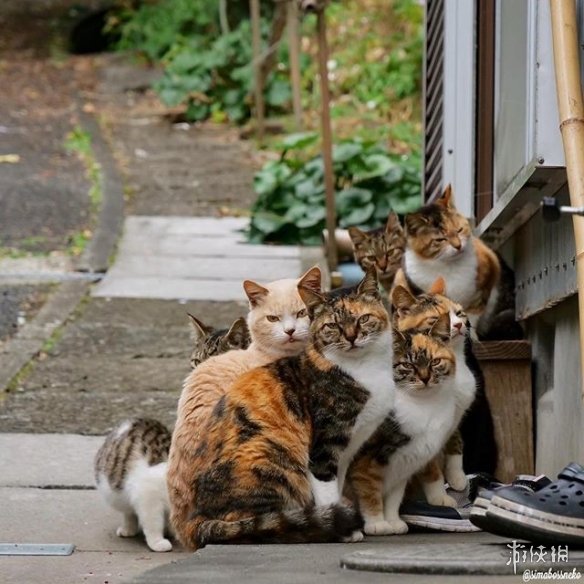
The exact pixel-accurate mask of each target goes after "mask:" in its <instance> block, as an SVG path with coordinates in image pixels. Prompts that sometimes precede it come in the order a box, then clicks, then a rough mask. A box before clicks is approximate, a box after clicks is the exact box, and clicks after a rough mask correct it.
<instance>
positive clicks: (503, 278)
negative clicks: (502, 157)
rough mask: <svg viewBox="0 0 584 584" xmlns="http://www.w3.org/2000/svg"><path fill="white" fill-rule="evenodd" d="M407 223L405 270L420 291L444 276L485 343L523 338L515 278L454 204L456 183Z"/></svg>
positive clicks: (448, 290) (448, 293)
mask: <svg viewBox="0 0 584 584" xmlns="http://www.w3.org/2000/svg"><path fill="white" fill-rule="evenodd" d="M404 223H405V226H404V231H405V237H406V249H405V252H404V257H403V263H402V269H403V271H404V272H405V276H406V278H407V281H408V283H409V285H410V287H411V288H412V289H413V290H414V291H415V292H428V291H429V290H430V288H431V286H432V284H433V282H435V281H436V279H437V278H439V277H443V278H444V281H445V292H444V294H445V296H447V297H448V298H450V299H452V300H454V301H455V302H458V304H460V305H461V306H462V308H463V309H464V311H465V312H466V313H467V315H468V318H469V320H470V323H471V325H472V327H473V329H474V331H475V333H477V334H478V337H479V338H480V339H482V340H489V339H518V338H522V336H523V332H522V329H521V327H520V326H519V325H518V324H517V322H516V321H515V297H514V288H515V282H514V274H513V272H512V270H511V269H510V268H509V267H508V266H507V265H506V264H505V262H504V261H503V259H502V258H501V257H500V256H499V255H498V254H496V253H495V252H494V251H493V250H492V249H490V248H489V247H488V246H487V245H486V244H485V243H483V242H482V241H481V240H480V239H479V238H477V237H474V236H473V234H472V230H471V226H470V223H469V221H468V219H467V218H466V217H464V216H463V215H462V214H461V213H460V212H459V211H458V210H457V209H456V207H455V205H454V200H453V194H452V188H451V186H450V185H448V186H447V187H446V189H445V191H444V193H443V194H442V196H441V197H440V198H439V199H437V200H436V201H435V202H434V203H431V204H428V205H424V206H423V207H421V208H420V209H419V210H418V211H416V212H414V213H409V214H408V215H406V217H405V221H404ZM399 280H400V273H398V274H397V275H396V281H399Z"/></svg>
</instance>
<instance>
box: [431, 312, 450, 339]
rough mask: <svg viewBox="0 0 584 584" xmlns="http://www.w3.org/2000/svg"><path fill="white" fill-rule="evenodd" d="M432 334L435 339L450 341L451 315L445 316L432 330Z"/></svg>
mask: <svg viewBox="0 0 584 584" xmlns="http://www.w3.org/2000/svg"><path fill="white" fill-rule="evenodd" d="M430 334H431V335H432V336H433V337H437V338H439V339H440V340H441V341H445V342H446V341H449V340H450V315H449V314H448V313H446V314H443V315H442V316H441V317H440V318H439V319H438V320H437V321H436V322H435V323H434V326H432V328H431V329H430Z"/></svg>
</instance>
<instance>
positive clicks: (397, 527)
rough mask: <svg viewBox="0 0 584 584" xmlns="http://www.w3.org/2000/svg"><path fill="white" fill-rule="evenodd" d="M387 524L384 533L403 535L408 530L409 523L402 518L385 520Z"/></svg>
mask: <svg viewBox="0 0 584 584" xmlns="http://www.w3.org/2000/svg"><path fill="white" fill-rule="evenodd" d="M385 523H386V524H387V531H386V532H385V533H384V535H401V534H403V533H407V532H408V529H409V528H408V524H407V523H406V522H405V521H403V520H402V519H392V520H391V521H385Z"/></svg>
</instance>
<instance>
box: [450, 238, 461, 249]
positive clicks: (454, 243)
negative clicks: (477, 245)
mask: <svg viewBox="0 0 584 584" xmlns="http://www.w3.org/2000/svg"><path fill="white" fill-rule="evenodd" d="M450 245H451V246H452V247H453V248H454V249H456V250H460V248H461V247H462V241H460V239H458V237H457V238H456V239H453V240H452V241H451V242H450Z"/></svg>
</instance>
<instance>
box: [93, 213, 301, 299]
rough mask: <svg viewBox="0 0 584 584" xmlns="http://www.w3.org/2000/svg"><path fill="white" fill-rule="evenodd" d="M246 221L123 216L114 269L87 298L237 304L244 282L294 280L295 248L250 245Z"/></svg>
mask: <svg viewBox="0 0 584 584" xmlns="http://www.w3.org/2000/svg"><path fill="white" fill-rule="evenodd" d="M247 223H248V221H247V220H246V219H238V218H233V217H229V218H213V217H168V216H166V217H147V216H130V217H127V218H126V221H125V225H124V233H123V237H122V241H121V243H120V245H119V250H118V255H117V257H116V262H115V264H114V266H113V267H112V268H111V269H110V270H109V271H108V273H107V275H106V277H105V278H104V280H103V281H102V282H101V283H100V284H99V285H98V286H97V287H96V288H95V290H94V291H93V296H97V297H110V298H119V297H122V298H161V299H184V300H218V301H230V300H236V301H241V300H242V299H243V297H242V287H241V283H242V281H243V280H245V279H246V278H256V279H259V280H260V281H263V282H270V281H272V280H278V279H280V278H290V277H296V276H299V275H300V274H301V272H302V253H301V250H300V248H299V247H291V246H266V245H250V244H248V243H246V242H245V237H244V235H243V233H242V230H243V229H244V228H245V227H246V226H247Z"/></svg>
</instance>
